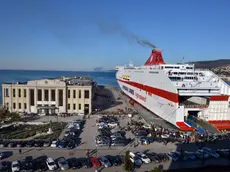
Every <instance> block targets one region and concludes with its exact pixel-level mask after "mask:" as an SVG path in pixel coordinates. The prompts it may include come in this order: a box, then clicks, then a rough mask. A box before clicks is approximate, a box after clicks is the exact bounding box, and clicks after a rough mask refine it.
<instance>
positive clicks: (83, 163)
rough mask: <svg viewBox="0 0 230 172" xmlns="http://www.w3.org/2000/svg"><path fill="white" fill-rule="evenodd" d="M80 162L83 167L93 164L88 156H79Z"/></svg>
mask: <svg viewBox="0 0 230 172" xmlns="http://www.w3.org/2000/svg"><path fill="white" fill-rule="evenodd" d="M81 163H82V166H83V167H84V168H91V167H92V166H93V164H92V163H91V161H90V158H81Z"/></svg>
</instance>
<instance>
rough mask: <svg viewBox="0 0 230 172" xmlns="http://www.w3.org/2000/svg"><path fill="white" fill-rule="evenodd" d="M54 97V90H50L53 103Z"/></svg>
mask: <svg viewBox="0 0 230 172" xmlns="http://www.w3.org/2000/svg"><path fill="white" fill-rule="evenodd" d="M55 100H56V97H55V90H51V101H55Z"/></svg>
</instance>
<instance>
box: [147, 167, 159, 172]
mask: <svg viewBox="0 0 230 172" xmlns="http://www.w3.org/2000/svg"><path fill="white" fill-rule="evenodd" d="M150 172H161V170H160V168H158V167H155V168H154V169H153V170H150Z"/></svg>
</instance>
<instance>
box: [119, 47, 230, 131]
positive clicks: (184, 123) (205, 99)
mask: <svg viewBox="0 0 230 172" xmlns="http://www.w3.org/2000/svg"><path fill="white" fill-rule="evenodd" d="M116 70H117V73H116V79H117V82H118V84H119V86H120V88H121V90H122V92H124V93H125V94H126V95H127V96H128V97H129V98H130V100H131V101H132V102H135V103H138V104H141V105H142V106H143V107H145V108H146V109H148V110H149V111H151V112H152V113H153V114H155V115H157V116H158V117H160V118H162V119H164V120H166V121H167V122H169V123H171V124H173V125H174V126H176V127H177V128H179V129H180V130H195V129H196V130H199V129H200V130H201V129H203V130H204V127H202V125H206V126H210V127H214V128H215V129H217V130H223V129H230V104H229V100H230V86H229V85H228V84H227V83H226V82H225V81H223V80H222V79H221V78H220V77H218V76H217V75H216V74H215V73H213V72H212V71H210V70H204V69H196V68H195V65H194V64H190V63H187V64H166V63H165V61H164V60H163V57H162V53H161V51H160V50H159V49H153V50H152V53H151V56H150V57H149V58H148V60H147V61H146V62H145V64H144V65H142V66H134V65H133V64H129V65H125V66H117V67H116ZM205 130H206V129H205Z"/></svg>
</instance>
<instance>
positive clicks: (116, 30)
mask: <svg viewBox="0 0 230 172" xmlns="http://www.w3.org/2000/svg"><path fill="white" fill-rule="evenodd" d="M96 25H97V27H98V28H99V30H100V31H101V32H102V33H106V34H119V35H120V36H122V37H124V38H126V39H128V40H130V41H135V42H136V43H138V44H139V45H142V46H145V47H150V48H156V46H155V45H154V44H152V43H150V42H149V41H147V40H144V39H141V38H140V37H138V36H137V35H135V34H134V33H132V32H129V31H128V30H126V29H125V28H123V27H122V26H121V25H119V24H114V23H110V22H98V23H96Z"/></svg>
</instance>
